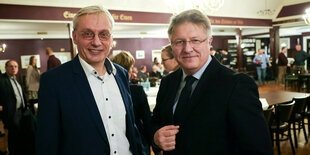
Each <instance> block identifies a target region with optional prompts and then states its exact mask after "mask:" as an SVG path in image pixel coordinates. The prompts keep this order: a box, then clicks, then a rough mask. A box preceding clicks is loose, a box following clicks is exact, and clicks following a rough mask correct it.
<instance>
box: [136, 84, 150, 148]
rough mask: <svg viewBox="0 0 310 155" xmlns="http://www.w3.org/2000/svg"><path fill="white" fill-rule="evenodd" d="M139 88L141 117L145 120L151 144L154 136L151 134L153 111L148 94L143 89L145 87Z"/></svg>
mask: <svg viewBox="0 0 310 155" xmlns="http://www.w3.org/2000/svg"><path fill="white" fill-rule="evenodd" d="M138 88H139V96H140V102H139V103H140V104H141V105H139V107H141V108H139V113H140V114H141V118H142V121H143V127H144V129H145V133H146V138H147V142H148V144H149V145H151V142H152V136H151V111H150V106H149V103H148V101H147V97H146V94H145V92H144V90H143V87H138Z"/></svg>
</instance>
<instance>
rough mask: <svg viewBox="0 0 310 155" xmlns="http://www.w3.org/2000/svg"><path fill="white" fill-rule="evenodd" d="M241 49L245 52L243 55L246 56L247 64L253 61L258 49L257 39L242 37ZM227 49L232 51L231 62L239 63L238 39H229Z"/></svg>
mask: <svg viewBox="0 0 310 155" xmlns="http://www.w3.org/2000/svg"><path fill="white" fill-rule="evenodd" d="M241 49H242V52H243V56H245V57H246V62H247V64H250V63H252V60H253V57H254V54H255V50H256V39H254V38H246V39H242V40H241ZM227 51H228V52H229V53H230V55H231V57H232V60H231V62H230V64H231V66H236V64H237V40H236V39H228V49H227Z"/></svg>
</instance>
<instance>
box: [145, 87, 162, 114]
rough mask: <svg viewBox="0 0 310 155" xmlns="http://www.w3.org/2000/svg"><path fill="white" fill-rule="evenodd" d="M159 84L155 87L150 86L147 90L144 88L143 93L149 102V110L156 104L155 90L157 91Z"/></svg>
mask: <svg viewBox="0 0 310 155" xmlns="http://www.w3.org/2000/svg"><path fill="white" fill-rule="evenodd" d="M158 89H159V86H158V85H156V87H150V89H149V90H145V89H144V91H145V93H146V95H147V100H148V102H149V106H150V109H151V111H153V109H154V107H155V105H156V96H157V92H158Z"/></svg>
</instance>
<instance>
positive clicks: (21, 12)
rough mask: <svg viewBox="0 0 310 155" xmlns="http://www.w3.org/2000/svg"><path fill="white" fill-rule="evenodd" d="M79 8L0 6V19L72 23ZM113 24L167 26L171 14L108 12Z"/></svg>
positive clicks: (239, 22)
mask: <svg viewBox="0 0 310 155" xmlns="http://www.w3.org/2000/svg"><path fill="white" fill-rule="evenodd" d="M79 9H80V8H68V7H48V6H28V5H11V4H0V19H15V20H16V19H17V20H18V19H21V20H51V21H53V20H56V21H72V19H73V17H74V15H75V13H76V12H78V10H79ZM109 11H110V13H111V14H112V16H113V18H114V20H115V22H124V23H156V24H168V23H169V21H170V18H171V16H172V14H171V13H151V12H139V11H120V10H109ZM208 17H209V18H210V21H211V24H212V25H226V26H266V27H270V26H272V20H271V19H252V18H233V17H216V16H208Z"/></svg>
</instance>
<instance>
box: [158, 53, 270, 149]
mask: <svg viewBox="0 0 310 155" xmlns="http://www.w3.org/2000/svg"><path fill="white" fill-rule="evenodd" d="M182 74H183V73H182V70H181V69H179V70H177V71H175V72H173V73H171V74H170V75H168V76H166V77H165V78H163V79H162V81H161V85H160V89H159V92H158V95H157V104H156V107H155V109H154V111H153V117H152V122H153V123H154V131H153V132H154V133H155V131H156V130H158V129H159V128H161V127H163V126H166V125H171V124H173V114H172V107H173V105H174V100H175V96H176V92H177V90H178V89H177V88H179V84H180V80H181V77H182ZM187 109H188V110H187V112H186V113H184V115H186V116H185V117H184V118H186V119H185V120H183V122H182V123H183V125H181V126H180V129H179V133H178V134H177V137H176V149H175V150H174V151H171V152H164V154H175V155H176V154H177V155H182V154H184V155H203V154H220V155H224V154H246V155H249V154H251V155H253V154H273V153H272V146H271V140H270V136H269V132H268V128H267V126H266V123H265V119H264V115H263V111H262V105H261V103H260V101H259V95H258V91H257V86H256V84H255V83H254V81H253V79H251V78H249V77H248V76H247V75H245V74H242V73H235V72H233V71H232V70H230V69H228V68H226V67H224V66H223V65H221V64H219V62H218V61H217V60H216V59H215V58H214V57H212V61H211V62H210V64H209V65H208V67H207V68H206V70H205V71H204V73H203V75H202V76H201V79H200V80H199V82H198V84H197V86H196V88H195V90H194V92H193V94H192V97H191V103H190V105H189V107H188V108H187Z"/></svg>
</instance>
